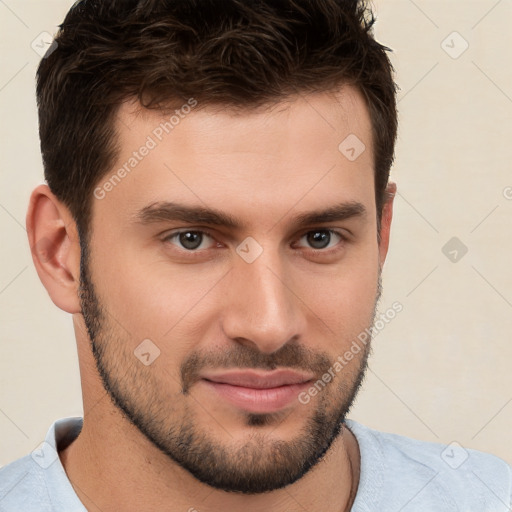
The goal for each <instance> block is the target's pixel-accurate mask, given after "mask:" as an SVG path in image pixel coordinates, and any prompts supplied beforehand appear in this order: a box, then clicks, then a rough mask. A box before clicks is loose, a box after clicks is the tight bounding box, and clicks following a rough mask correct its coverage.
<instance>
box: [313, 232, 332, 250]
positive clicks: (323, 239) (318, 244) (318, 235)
mask: <svg viewBox="0 0 512 512" xmlns="http://www.w3.org/2000/svg"><path fill="white" fill-rule="evenodd" d="M330 241H331V234H330V233H329V232H328V231H313V232H312V233H309V234H308V242H309V243H310V244H311V246H312V247H314V248H315V249H323V248H325V247H327V246H328V245H329V242H330Z"/></svg>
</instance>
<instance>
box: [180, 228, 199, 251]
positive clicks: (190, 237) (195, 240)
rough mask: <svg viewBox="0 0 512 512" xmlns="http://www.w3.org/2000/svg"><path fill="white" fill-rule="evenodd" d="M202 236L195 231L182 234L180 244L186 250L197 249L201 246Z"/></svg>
mask: <svg viewBox="0 0 512 512" xmlns="http://www.w3.org/2000/svg"><path fill="white" fill-rule="evenodd" d="M201 242H202V240H201V234H200V233H195V232H194V231H187V232H185V233H180V243H181V244H182V245H183V247H185V249H197V248H198V247H199V246H200V245H201Z"/></svg>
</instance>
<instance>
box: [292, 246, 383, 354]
mask: <svg viewBox="0 0 512 512" xmlns="http://www.w3.org/2000/svg"><path fill="white" fill-rule="evenodd" d="M378 278H379V267H378V256H377V246H376V244H375V248H373V249H372V250H371V251H370V250H368V253H366V255H365V256H364V257H362V256H361V257H356V256H354V258H352V259H351V260H350V261H349V259H347V260H345V261H343V262H341V263H340V265H339V266H336V268H335V269H333V268H331V269H328V270H327V269H325V270H322V271H321V272H316V273H315V274H314V275H313V274H311V275H308V276H305V275H304V274H302V275H301V277H297V282H300V281H301V280H302V282H301V285H300V292H299V293H298V294H297V295H298V296H299V297H301V298H303V300H304V302H305V304H306V305H307V306H308V307H309V308H310V309H311V311H312V312H313V313H314V315H313V316H312V317H311V322H316V324H317V325H319V326H320V327H321V326H322V325H324V326H326V327H325V328H324V329H323V330H324V331H325V332H326V334H327V335H328V337H329V338H331V339H333V343H334V344H336V347H337V349H338V350H339V344H340V343H341V342H342V343H343V344H346V343H350V342H351V341H352V340H353V339H355V338H357V336H358V335H359V334H360V333H361V332H364V331H365V329H367V328H368V327H369V326H370V325H371V323H372V321H373V314H374V309H375V300H376V297H377V292H378ZM314 318H316V321H315V320H314Z"/></svg>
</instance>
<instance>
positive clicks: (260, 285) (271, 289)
mask: <svg viewBox="0 0 512 512" xmlns="http://www.w3.org/2000/svg"><path fill="white" fill-rule="evenodd" d="M236 260H237V261H236V262H235V263H234V267H233V269H232V271H231V272H230V281H229V283H228V285H227V287H226V290H227V292H226V293H227V296H226V302H225V303H224V310H223V314H222V328H223V331H224V333H225V334H226V336H228V337H229V338H230V339H232V340H234V341H236V342H238V343H241V344H243V345H246V346H251V347H252V348H254V349H257V350H259V351H260V352H264V353H268V354H270V353H273V352H276V351H277V350H279V349H280V348H281V347H282V346H283V345H285V344H286V343H288V342H292V341H296V340H298V339H301V338H302V335H303V332H304V328H305V322H306V319H305V317H304V314H303V308H304V303H303V302H302V301H301V299H300V297H298V296H297V295H296V294H295V293H294V291H293V283H292V282H291V279H290V278H289V277H287V274H290V272H288V273H287V272H286V269H285V265H284V264H283V262H282V261H281V258H280V257H279V255H278V254H274V255H273V254H270V251H267V250H265V251H263V253H262V254H261V256H259V257H258V259H256V260H255V261H253V262H252V263H247V262H246V261H244V260H243V259H242V258H236Z"/></svg>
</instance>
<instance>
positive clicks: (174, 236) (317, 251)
mask: <svg viewBox="0 0 512 512" xmlns="http://www.w3.org/2000/svg"><path fill="white" fill-rule="evenodd" d="M318 232H325V233H329V234H330V235H335V236H338V237H339V238H340V241H339V242H338V243H337V244H336V245H335V246H334V247H330V248H327V249H315V248H314V247H309V248H308V251H309V252H311V253H313V254H325V255H328V254H329V255H330V254H333V253H335V252H337V251H339V250H340V249H341V247H340V244H343V243H345V242H348V237H347V236H346V235H345V234H344V233H343V232H341V231H337V230H335V229H330V228H317V229H310V230H308V231H306V232H304V233H303V234H302V235H301V236H300V237H299V238H298V240H300V239H302V238H303V237H305V236H306V235H308V234H310V233H318ZM183 233H196V234H201V235H203V236H207V237H209V238H211V239H213V240H215V238H214V236H213V235H211V234H210V233H209V232H208V231H205V230H202V229H181V230H179V231H174V232H172V233H168V234H167V235H166V236H165V237H164V238H163V239H162V241H163V242H171V240H173V239H177V237H178V236H179V235H181V234H183ZM173 245H174V244H173ZM178 250H180V251H181V252H183V253H186V254H187V255H192V257H194V256H195V255H197V256H199V255H201V253H203V252H204V251H207V250H208V249H185V248H178Z"/></svg>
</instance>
